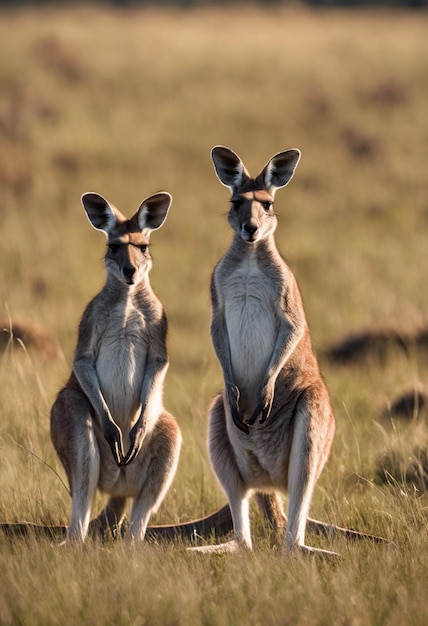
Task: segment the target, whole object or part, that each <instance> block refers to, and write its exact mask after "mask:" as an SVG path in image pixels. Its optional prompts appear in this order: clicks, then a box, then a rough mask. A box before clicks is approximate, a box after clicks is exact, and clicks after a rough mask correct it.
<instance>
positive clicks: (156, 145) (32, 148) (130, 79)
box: [0, 6, 428, 626]
mask: <svg viewBox="0 0 428 626" xmlns="http://www.w3.org/2000/svg"><path fill="white" fill-rule="evenodd" d="M426 31H427V16H426V15H425V13H423V12H408V13H407V12H405V11H395V12H386V11H367V12H365V11H353V12H341V11H335V12H333V11H329V10H326V11H313V12H312V11H308V10H301V9H298V8H293V9H291V8H289V9H287V8H281V7H279V6H277V7H272V8H270V9H269V10H264V11H262V10H261V9H257V8H255V7H248V8H247V7H243V6H239V7H237V8H222V9H214V8H207V9H204V10H195V11H190V10H189V11H182V12H181V11H174V10H168V11H167V10H154V9H147V10H135V9H129V10H125V11H115V10H113V9H105V8H104V9H103V8H100V7H84V6H81V7H78V6H76V7H73V8H70V9H63V10H59V9H53V8H48V7H46V8H43V9H39V10H37V9H36V8H26V9H21V10H9V11H6V10H4V11H2V13H1V20H0V54H1V58H2V64H1V68H0V93H1V99H0V141H1V150H0V232H1V240H2V245H1V247H0V267H1V270H0V271H1V280H0V317H1V318H2V319H3V318H4V319H9V318H10V319H12V320H26V321H27V323H28V322H29V323H30V324H34V325H36V326H37V327H42V328H43V329H45V330H47V331H48V332H49V333H52V335H53V336H54V337H55V341H58V343H59V346H60V350H61V351H62V352H63V353H64V354H65V360H62V359H58V360H56V361H49V360H46V359H43V358H42V355H41V354H40V353H39V352H38V351H37V347H36V349H31V348H30V346H28V350H23V349H22V345H21V344H19V345H17V346H14V345H13V344H12V343H10V342H9V343H8V346H9V349H8V350H7V351H6V352H5V353H4V354H2V355H0V379H1V391H0V416H1V419H2V429H1V433H0V445H1V450H2V454H1V455H0V470H1V474H0V475H1V485H2V490H1V496H0V519H1V520H7V521H32V522H36V523H52V524H61V523H62V524H63V523H66V521H67V518H68V514H69V497H68V494H67V491H66V489H65V488H64V486H63V485H62V484H61V482H60V480H59V478H58V476H57V475H56V474H55V473H54V472H53V471H52V470H51V469H50V468H53V469H57V470H58V471H59V473H60V476H61V477H63V474H62V470H61V469H60V467H59V466H58V464H57V462H56V459H55V455H54V452H53V449H52V446H51V443H50V440H49V421H48V415H49V408H50V405H51V403H52V401H53V398H54V396H55V394H56V392H57V390H58V389H59V387H60V385H61V384H62V383H63V382H64V380H65V378H66V376H67V374H68V371H69V363H70V359H71V355H72V350H73V347H74V342H75V339H76V327H77V323H78V320H79V317H80V315H81V313H82V310H83V308H84V306H85V304H86V303H87V301H88V300H89V298H90V297H91V296H92V295H93V294H94V293H95V292H96V291H97V290H98V289H99V288H100V286H101V284H102V281H103V277H104V274H103V267H102V263H101V258H102V253H103V246H104V243H105V242H104V239H103V237H102V235H100V233H96V232H95V231H93V230H92V229H91V228H90V227H89V226H88V224H87V221H86V219H85V217H84V214H83V211H82V209H81V207H80V204H79V197H80V195H81V194H82V193H83V192H84V191H88V190H94V191H98V192H100V193H102V194H103V195H105V196H106V197H107V198H109V199H110V200H111V201H112V202H114V203H115V204H117V205H118V206H119V207H120V208H121V209H122V210H123V211H124V212H125V213H128V214H131V212H132V211H133V210H135V209H136V207H137V206H138V204H139V202H140V201H141V199H142V198H144V197H145V196H146V195H148V194H149V193H153V192H155V191H157V190H160V189H165V190H167V191H169V192H171V193H172V194H173V196H174V203H173V206H172V210H171V213H170V216H169V217H168V221H167V223H166V224H165V226H164V228H162V230H161V231H160V232H159V233H156V234H155V235H153V257H154V269H153V272H152V282H153V285H154V287H155V289H156V291H157V293H158V294H159V296H160V298H161V299H162V301H163V303H164V305H165V308H166V311H167V314H168V319H169V324H170V335H169V351H170V356H171V366H170V370H169V374H168V377H167V382H166V389H165V400H166V404H167V406H168V408H169V409H170V410H171V411H172V412H173V413H174V414H175V415H176V416H177V418H178V420H179V422H180V425H181V428H182V431H183V435H184V445H183V451H182V456H181V461H180V467H179V470H178V473H177V477H176V480H175V482H174V485H173V488H172V489H171V491H170V492H169V494H168V496H167V498H166V501H165V503H164V506H163V507H162V509H161V511H160V512H159V514H158V515H157V516H156V519H155V520H153V521H154V522H159V523H162V522H167V521H168V522H169V521H181V520H185V519H188V518H189V517H191V516H195V515H196V516H199V515H202V514H203V513H205V512H208V511H210V510H211V509H213V508H214V507H215V506H217V505H219V504H221V503H223V496H222V494H221V492H220V489H219V487H218V485H217V483H216V481H215V478H214V477H213V475H212V472H211V470H210V467H209V464H208V461H207V454H206V445H205V432H206V409H207V406H208V403H209V401H210V398H211V397H212V395H213V394H214V393H215V391H216V390H217V389H218V387H219V386H220V385H221V375H220V371H219V367H218V365H217V362H216V360H215V357H214V354H213V351H212V348H211V345H210V339H209V332H208V328H209V318H210V310H209V293H208V285H209V279H210V274H211V271H212V268H213V266H214V264H215V262H216V261H217V260H218V258H219V257H220V255H221V254H222V252H223V251H224V250H225V248H226V246H227V245H228V241H229V239H230V233H229V231H228V227H227V224H226V220H225V217H224V214H225V212H226V210H227V206H228V196H227V192H226V190H225V189H224V188H222V187H221V186H220V185H219V184H218V182H217V181H216V179H215V176H214V173H213V170H212V166H211V164H210V161H209V150H210V148H211V147H212V146H213V145H214V144H217V143H223V144H226V145H229V146H230V147H231V148H233V149H234V150H235V151H237V152H238V153H239V154H240V155H241V156H242V158H243V159H244V161H245V162H246V164H247V166H248V168H249V169H250V171H251V172H252V173H254V174H255V173H257V171H259V170H260V169H261V167H262V166H263V165H264V163H265V162H266V161H267V159H268V158H269V157H270V156H272V155H273V154H274V153H275V152H277V151H279V150H282V149H285V148H289V147H299V148H301V149H302V153H303V157H302V162H301V164H299V168H298V170H297V172H296V176H295V178H294V179H293V182H292V184H291V185H290V186H289V187H287V189H286V190H284V191H282V192H279V193H278V196H277V202H276V210H277V213H278V216H279V226H278V231H277V241H278V245H279V248H280V249H281V250H282V252H283V253H284V255H285V256H286V258H287V260H288V261H289V263H290V265H291V266H292V268H293V270H294V271H295V273H296V275H297V277H298V279H299V282H300V285H301V289H302V292H303V297H304V301H305V305H306V310H307V314H308V318H309V323H310V327H311V330H312V335H313V340H314V345H315V348H316V351H317V352H318V353H319V354H320V355H321V364H322V370H323V373H324V376H325V378H326V381H327V383H328V386H329V388H330V390H331V394H332V399H333V403H334V406H335V410H336V415H337V435H336V440H335V445H334V450H333V454H332V458H331V460H330V462H329V464H328V467H327V469H326V471H325V472H324V474H323V476H322V478H321V481H320V484H319V486H318V488H317V491H316V494H315V497H314V502H313V509H312V513H313V515H314V516H317V517H320V518H322V519H326V520H329V521H331V522H333V523H339V524H340V525H350V526H353V527H354V528H357V529H359V530H361V531H367V532H371V533H374V534H381V535H384V536H386V537H388V538H389V539H390V540H391V541H393V542H394V544H395V545H396V549H388V548H384V547H380V546H373V545H371V544H364V545H362V544H352V545H351V544H347V543H346V542H344V541H343V542H342V541H338V542H335V544H334V548H335V549H337V550H338V551H339V552H341V553H342V554H343V557H344V558H343V560H342V561H341V562H340V563H336V564H332V563H320V562H318V561H317V560H300V559H296V560H292V559H290V558H287V557H286V556H285V555H283V554H282V553H280V552H276V551H274V552H272V551H271V550H270V549H268V543H269V542H268V540H267V539H266V537H265V536H264V534H263V532H262V529H260V528H259V525H258V524H257V523H256V525H255V526H256V529H257V533H256V542H255V543H256V550H255V552H254V554H243V555H240V556H239V558H233V559H230V558H228V557H227V556H226V555H225V556H224V557H218V558H217V557H209V558H208V559H206V558H200V557H199V556H196V557H195V558H194V559H193V558H192V559H191V558H190V557H189V554H187V553H186V552H185V549H184V548H185V546H184V545H181V544H180V545H168V544H167V545H164V546H153V545H147V546H145V547H144V549H142V550H135V551H132V550H128V549H127V548H126V547H125V546H123V545H121V544H120V543H118V544H114V545H102V544H99V543H97V542H95V543H89V544H88V545H87V546H86V547H85V549H83V550H68V549H67V550H65V551H61V550H53V549H52V548H51V547H50V545H49V542H48V541H47V540H46V541H44V540H36V539H35V538H32V537H30V538H27V539H26V540H19V541H18V542H15V543H9V542H8V541H7V540H6V539H5V538H1V537H0V542H1V547H0V560H1V567H0V588H1V590H2V591H1V592H0V622H1V623H2V624H3V623H4V624H16V623H25V624H29V625H31V624H41V623H43V624H57V623H61V624H68V623H70V624H71V623H91V624H105V623H109V624H159V623H162V624H166V625H168V624H175V625H176V624H190V625H191V624H201V623H202V624H207V625H210V626H211V625H217V624H218V625H220V624H227V623H231V624H232V623H233V624H239V623H243V624H244V623H245V624H259V623H263V624H267V625H269V624H272V625H273V624H337V625H339V624H340V625H342V624H352V625H353V626H354V625H355V626H357V625H359V624H365V625H366V624H403V623H406V624H411V625H412V624H414V625H416V624H417V625H419V624H425V623H426V622H427V619H428V613H427V611H428V610H427V608H426V601H425V596H426V580H427V573H428V571H427V570H428V560H427V550H426V544H427V524H426V497H427V496H426V493H424V494H422V495H421V493H420V492H415V489H414V484H415V483H414V482H413V483H410V484H409V482H408V480H407V477H408V473H407V474H406V473H405V472H404V471H403V470H402V469H399V471H398V473H396V474H395V475H394V478H393V480H390V481H389V482H388V483H387V484H383V483H382V484H377V482H376V475H377V469H378V468H377V464H378V459H379V458H381V457H382V456H383V455H384V454H392V453H393V451H398V453H399V454H400V455H402V456H400V458H404V459H410V458H412V459H414V458H415V451H416V450H424V449H425V450H426V449H427V443H428V442H427V428H426V426H427V425H426V415H425V414H424V413H423V412H421V414H420V416H419V418H418V419H412V420H403V421H402V420H399V419H397V418H394V416H391V415H388V417H387V419H385V416H384V408H385V406H386V405H389V406H391V405H392V403H393V402H394V400H395V399H396V398H397V397H398V396H399V395H400V394H401V393H402V392H403V390H407V389H409V388H410V389H419V388H420V387H419V386H420V385H421V386H422V387H421V389H422V391H423V389H424V383H426V379H427V373H428V367H427V363H426V350H425V349H420V348H419V347H418V345H415V344H414V342H413V343H412V345H410V347H409V349H407V350H401V349H398V350H397V349H396V348H392V349H391V350H390V349H389V348H388V350H386V352H385V353H382V357H381V358H377V357H376V358H368V359H363V360H362V361H361V362H360V363H359V364H356V365H355V366H354V367H352V368H348V367H346V366H345V365H344V364H343V363H340V364H338V363H332V362H330V361H329V359H327V358H326V357H325V350H326V349H327V348H328V346H332V345H334V344H335V343H336V342H338V341H339V340H340V338H341V337H345V336H349V335H350V334H352V333H356V332H359V330H360V329H369V330H370V329H390V328H393V329H400V333H404V335H405V336H406V337H407V336H409V337H412V338H414V337H415V336H416V334H417V333H418V332H419V331H418V329H424V328H426V327H427V325H428V319H427V310H428V306H427V305H428V292H427V290H426V263H425V258H426V232H427V225H428V211H427V208H428V207H427V201H426V165H425V164H426V154H427V147H428V117H427V115H426V104H427V98H428V82H427V81H426V76H427V70H428V38H427V37H426ZM7 327H9V324H7ZM25 343H26V340H25V339H24V344H25ZM421 345H422V344H421ZM391 417H392V419H391ZM394 458H398V457H394ZM40 459H42V461H43V462H42V461H41V460H40ZM394 463H395V465H396V466H397V464H398V466H399V468H401V467H402V466H400V464H399V462H398V461H397V462H395V461H394ZM404 465H406V463H404ZM419 466H423V464H421V462H420V464H419ZM423 467H425V466H423ZM388 471H389V470H388ZM390 473H391V472H390ZM100 505H101V498H98V499H97V502H96V503H95V508H97V507H99V506H100ZM255 522H256V520H255ZM311 542H313V543H315V542H319V544H320V545H324V546H325V545H326V540H322V539H316V538H312V537H311Z"/></svg>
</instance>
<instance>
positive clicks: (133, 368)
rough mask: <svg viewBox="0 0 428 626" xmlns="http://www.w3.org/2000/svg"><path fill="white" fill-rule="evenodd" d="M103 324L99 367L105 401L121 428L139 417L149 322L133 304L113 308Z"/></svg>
mask: <svg viewBox="0 0 428 626" xmlns="http://www.w3.org/2000/svg"><path fill="white" fill-rule="evenodd" d="M103 321H104V324H103V328H102V329H101V333H100V336H99V339H98V345H97V346H96V357H95V367H96V372H97V376H98V380H99V383H100V387H101V391H102V394H103V396H104V399H105V400H106V402H107V405H108V407H109V409H110V411H111V413H112V416H113V418H114V419H115V421H116V422H117V423H118V425H119V426H120V425H121V424H122V423H127V422H128V423H129V419H130V418H131V420H133V418H134V419H135V418H136V417H138V415H136V413H137V411H138V409H139V406H140V393H141V388H142V381H143V377H144V371H145V368H146V359H147V337H148V329H147V322H146V320H145V318H144V316H143V315H142V313H141V312H140V311H139V310H138V309H137V308H135V306H134V305H133V304H132V302H130V301H127V302H125V303H119V304H117V305H115V306H113V307H112V308H111V310H110V311H109V314H108V316H107V317H105V318H104V320H103Z"/></svg>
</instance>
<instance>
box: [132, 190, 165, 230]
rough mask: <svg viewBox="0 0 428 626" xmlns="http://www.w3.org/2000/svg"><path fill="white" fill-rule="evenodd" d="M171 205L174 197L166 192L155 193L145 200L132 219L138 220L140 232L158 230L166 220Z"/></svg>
mask: <svg viewBox="0 0 428 626" xmlns="http://www.w3.org/2000/svg"><path fill="white" fill-rule="evenodd" d="M171 203H172V196H171V194H169V193H167V192H166V191H162V192H160V193H154V194H153V195H152V196H149V197H148V198H146V199H145V200H143V202H142V203H141V204H140V208H139V209H138V211H137V213H136V214H135V215H134V217H133V218H131V219H132V221H134V220H137V223H138V227H139V228H140V230H149V231H151V230H156V229H157V228H160V227H161V226H162V224H163V223H164V221H165V220H166V217H167V215H168V211H169V207H170V206H171Z"/></svg>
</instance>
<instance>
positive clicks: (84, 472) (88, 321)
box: [51, 193, 181, 541]
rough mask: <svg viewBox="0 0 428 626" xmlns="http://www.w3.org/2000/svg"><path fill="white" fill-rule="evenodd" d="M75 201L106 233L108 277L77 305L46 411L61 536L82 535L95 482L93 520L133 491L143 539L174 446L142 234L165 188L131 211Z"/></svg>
mask: <svg viewBox="0 0 428 626" xmlns="http://www.w3.org/2000/svg"><path fill="white" fill-rule="evenodd" d="M82 204H83V207H84V209H85V211H86V214H87V216H88V218H89V221H90V222H91V224H92V226H94V228H96V229H97V230H101V231H104V233H105V234H106V235H107V243H108V246H107V252H106V255H105V265H106V269H107V281H106V283H105V286H104V288H103V289H102V290H101V291H100V293H99V294H98V295H97V296H95V298H94V299H93V300H92V301H91V302H90V303H89V305H88V306H87V308H86V310H85V312H84V313H83V317H82V320H81V322H80V326H79V336H78V342H77V348H76V351H75V355H74V360H73V369H72V373H71V376H70V378H69V380H68V382H67V384H66V385H65V387H64V388H63V389H62V390H61V391H60V392H59V394H58V397H57V399H56V401H55V403H54V405H53V407H52V411H51V436H52V442H53V444H54V447H55V449H56V451H57V453H58V456H59V458H60V459H61V462H62V464H63V465H64V468H65V471H66V473H67V477H68V480H69V484H70V490H71V496H72V513H71V522H70V526H69V529H68V532H67V537H68V538H69V539H75V540H78V541H84V539H85V537H86V534H87V531H88V526H89V518H90V510H91V504H92V500H93V497H94V494H95V491H96V489H97V488H99V489H100V490H101V491H102V492H105V493H107V494H109V496H110V499H109V500H108V503H107V505H106V507H105V508H104V510H103V511H102V512H101V514H100V515H99V516H98V518H97V520H96V523H97V525H98V526H99V527H101V529H107V528H109V527H110V526H111V525H112V524H115V523H117V524H120V523H121V521H122V519H123V516H124V512H125V505H126V502H127V499H128V498H133V505H132V510H131V517H130V524H129V528H128V530H127V537H128V538H129V539H130V540H133V541H142V540H143V539H144V536H145V532H146V527H147V523H148V521H149V517H150V515H151V513H152V512H154V511H155V510H156V509H157V507H158V506H159V505H160V503H161V502H162V500H163V498H164V496H165V494H166V492H167V490H168V488H169V486H170V484H171V481H172V479H173V477H174V474H175V470H176V467H177V463H178V457H179V453H180V445H181V435H180V430H179V428H178V425H177V423H176V421H175V419H174V418H173V416H172V415H170V414H169V413H168V412H167V411H166V410H165V409H164V407H163V403H162V389H163V382H164V377H165V373H166V370H167V368H168V357H167V352H166V346H165V341H166V331H167V322H166V317H165V313H164V311H163V308H162V305H161V303H160V302H159V300H158V299H157V297H156V296H155V294H154V293H153V291H152V288H151V286H150V282H149V271H150V269H151V266H152V263H151V258H150V254H149V237H150V233H151V232H152V231H153V230H156V229H157V228H160V227H161V226H162V224H163V223H164V221H165V219H166V216H167V213H168V210H169V207H170V204H171V196H170V195H169V194H167V193H157V194H154V195H152V196H149V197H148V198H146V199H145V200H144V202H142V203H141V205H140V208H139V209H138V211H137V212H136V213H135V215H134V216H133V217H132V218H131V219H129V220H128V219H126V218H125V217H124V216H123V215H122V214H121V213H120V211H118V210H117V209H116V208H115V207H114V206H113V205H111V204H109V203H108V202H107V200H105V199H104V198H103V197H102V196H100V195H98V194H95V193H86V194H84V195H83V196H82Z"/></svg>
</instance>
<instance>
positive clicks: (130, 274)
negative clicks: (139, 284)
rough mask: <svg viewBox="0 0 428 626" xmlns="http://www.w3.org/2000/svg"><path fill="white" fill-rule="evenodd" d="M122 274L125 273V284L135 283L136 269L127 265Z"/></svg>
mask: <svg viewBox="0 0 428 626" xmlns="http://www.w3.org/2000/svg"><path fill="white" fill-rule="evenodd" d="M122 272H123V277H124V279H125V282H127V283H128V284H130V285H132V283H133V282H134V275H135V272H136V268H135V267H133V266H132V265H125V267H124V268H123V270H122Z"/></svg>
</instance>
